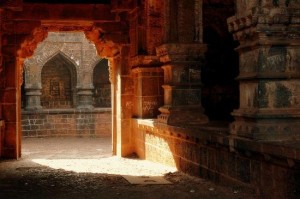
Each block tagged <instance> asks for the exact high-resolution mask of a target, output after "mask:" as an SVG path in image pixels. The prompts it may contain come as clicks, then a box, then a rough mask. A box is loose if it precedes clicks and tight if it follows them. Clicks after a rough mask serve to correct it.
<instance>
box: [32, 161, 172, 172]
mask: <svg viewBox="0 0 300 199" xmlns="http://www.w3.org/2000/svg"><path fill="white" fill-rule="evenodd" d="M32 161H33V162H35V163H37V164H40V165H42V166H47V167H50V168H53V169H63V170H66V171H73V172H77V173H82V172H84V173H85V172H86V173H105V174H112V175H128V176H164V175H165V174H167V173H169V172H175V171H176V168H174V167H168V166H165V165H161V164H157V163H153V162H149V161H145V160H138V159H126V158H119V157H116V156H113V157H109V158H101V159H32Z"/></svg>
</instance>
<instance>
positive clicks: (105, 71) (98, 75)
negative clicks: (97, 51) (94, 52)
mask: <svg viewBox="0 0 300 199" xmlns="http://www.w3.org/2000/svg"><path fill="white" fill-rule="evenodd" d="M93 84H94V106H95V107H111V86H110V81H109V66H108V60H107V59H101V60H100V61H99V62H98V63H97V64H96V66H95V68H94V71H93Z"/></svg>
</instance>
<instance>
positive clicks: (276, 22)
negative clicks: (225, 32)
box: [228, 1, 300, 140]
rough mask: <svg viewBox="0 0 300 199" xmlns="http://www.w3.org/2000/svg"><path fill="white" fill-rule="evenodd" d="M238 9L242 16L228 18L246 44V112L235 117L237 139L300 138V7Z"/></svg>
mask: <svg viewBox="0 0 300 199" xmlns="http://www.w3.org/2000/svg"><path fill="white" fill-rule="evenodd" d="M237 7H238V9H237V10H238V13H237V15H236V16H233V17H231V18H229V19H228V24H229V30H230V31H231V32H232V33H233V34H234V37H235V39H236V40H238V41H239V42H240V46H239V47H238V49H237V50H238V52H239V54H240V66H239V68H240V74H239V77H238V80H239V82H240V107H239V109H238V110H235V111H234V112H233V116H234V117H235V122H233V123H232V124H231V127H230V131H231V134H233V135H237V136H241V137H247V138H251V139H254V140H288V139H295V138H300V133H299V132H300V131H299V129H300V116H299V112H300V103H299V101H300V94H299V91H300V68H299V67H298V66H299V64H300V62H299V56H300V50H299V49H300V48H299V47H300V39H299V38H300V37H299V32H298V28H297V27H298V22H297V21H299V19H300V17H299V14H296V13H298V12H299V10H300V7H299V4H298V5H296V4H292V3H290V4H286V3H284V1H278V4H277V3H276V2H275V1H273V3H272V2H271V1H269V2H261V3H256V2H254V1H251V2H248V4H247V3H245V2H244V3H242V2H238V3H237ZM243 10H244V11H243ZM243 13H244V14H243Z"/></svg>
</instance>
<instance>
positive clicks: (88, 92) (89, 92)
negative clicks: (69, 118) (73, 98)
mask: <svg viewBox="0 0 300 199" xmlns="http://www.w3.org/2000/svg"><path fill="white" fill-rule="evenodd" d="M93 90H94V87H93V86H90V87H77V97H78V99H77V108H78V109H92V108H94V106H93Z"/></svg>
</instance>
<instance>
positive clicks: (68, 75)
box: [41, 53, 77, 108]
mask: <svg viewBox="0 0 300 199" xmlns="http://www.w3.org/2000/svg"><path fill="white" fill-rule="evenodd" d="M76 74H77V72H76V67H75V66H74V63H72V62H71V61H70V59H68V57H67V56H65V55H64V54H63V53H57V54H56V55H55V56H52V57H51V59H49V60H48V61H47V62H46V63H45V64H44V65H43V67H42V69H41V80H42V96H41V103H42V106H43V107H44V108H71V107H73V106H74V105H75V104H76V89H75V88H76V82H77V75H76Z"/></svg>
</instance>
